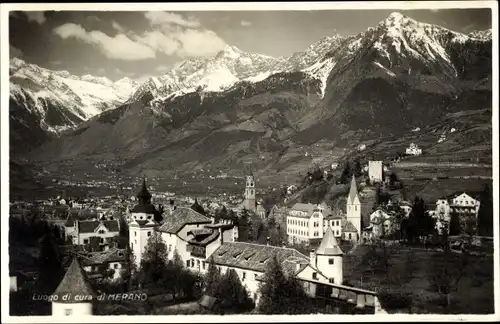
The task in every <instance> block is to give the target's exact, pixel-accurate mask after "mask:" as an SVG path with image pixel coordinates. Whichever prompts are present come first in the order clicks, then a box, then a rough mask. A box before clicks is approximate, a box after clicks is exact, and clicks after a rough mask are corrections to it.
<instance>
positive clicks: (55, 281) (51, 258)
mask: <svg viewBox="0 0 500 324" xmlns="http://www.w3.org/2000/svg"><path fill="white" fill-rule="evenodd" d="M63 276H64V269H63V266H62V259H61V256H60V255H59V251H58V250H57V246H56V243H55V242H54V238H53V237H52V236H51V235H50V234H47V235H45V236H44V237H43V238H42V240H41V242H40V257H39V258H38V279H37V282H36V291H37V292H38V293H40V294H46V295H51V294H53V293H54V292H55V290H56V288H57V286H58V285H59V283H60V282H61V280H62V278H63Z"/></svg>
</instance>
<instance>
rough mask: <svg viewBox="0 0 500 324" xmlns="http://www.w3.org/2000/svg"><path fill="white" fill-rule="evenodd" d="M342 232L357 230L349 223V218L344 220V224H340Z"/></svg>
mask: <svg viewBox="0 0 500 324" xmlns="http://www.w3.org/2000/svg"><path fill="white" fill-rule="evenodd" d="M342 232H356V233H357V232H358V230H357V229H356V227H354V225H353V224H352V223H351V221H350V220H346V221H345V223H344V225H343V226H342Z"/></svg>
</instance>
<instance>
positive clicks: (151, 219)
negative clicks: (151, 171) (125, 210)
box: [128, 178, 163, 266]
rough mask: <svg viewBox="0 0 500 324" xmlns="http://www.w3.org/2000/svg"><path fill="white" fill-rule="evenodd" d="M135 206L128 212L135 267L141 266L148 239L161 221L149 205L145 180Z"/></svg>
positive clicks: (160, 216)
mask: <svg viewBox="0 0 500 324" xmlns="http://www.w3.org/2000/svg"><path fill="white" fill-rule="evenodd" d="M136 197H137V205H136V206H135V207H134V208H133V209H131V210H130V216H129V220H130V222H129V223H128V226H129V246H130V249H131V250H132V251H134V255H135V261H136V264H137V266H139V265H140V264H141V260H142V254H143V253H144V250H145V248H146V245H147V242H148V239H149V237H150V236H151V235H152V233H153V231H154V229H155V227H156V226H157V225H158V224H159V223H160V222H161V221H162V220H163V217H162V215H161V213H160V212H159V211H158V210H157V209H156V207H155V206H154V205H153V204H151V197H152V195H151V194H150V193H149V191H148V189H147V186H146V179H145V178H144V179H143V181H142V187H141V189H140V190H139V192H138V193H137V196H136Z"/></svg>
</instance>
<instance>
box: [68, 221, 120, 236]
mask: <svg viewBox="0 0 500 324" xmlns="http://www.w3.org/2000/svg"><path fill="white" fill-rule="evenodd" d="M101 223H102V224H103V225H104V226H106V228H107V229H108V230H109V231H110V232H118V231H119V229H118V220H102V221H78V222H77V224H78V232H79V233H92V232H94V231H95V230H96V229H97V228H98V227H99V226H100V224H101Z"/></svg>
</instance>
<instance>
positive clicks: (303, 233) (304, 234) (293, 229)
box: [288, 228, 308, 236]
mask: <svg viewBox="0 0 500 324" xmlns="http://www.w3.org/2000/svg"><path fill="white" fill-rule="evenodd" d="M288 234H295V235H302V236H307V235H308V233H307V232H306V231H301V230H297V229H295V228H289V229H288Z"/></svg>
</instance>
